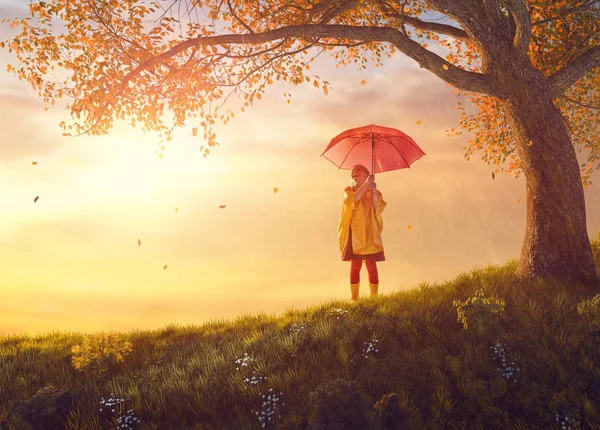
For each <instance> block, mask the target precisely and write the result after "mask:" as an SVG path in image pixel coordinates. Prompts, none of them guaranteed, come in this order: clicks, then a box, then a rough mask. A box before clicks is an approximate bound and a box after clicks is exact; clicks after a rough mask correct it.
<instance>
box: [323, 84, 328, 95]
mask: <svg viewBox="0 0 600 430" xmlns="http://www.w3.org/2000/svg"><path fill="white" fill-rule="evenodd" d="M323 92H324V93H325V95H327V94H329V89H328V88H327V86H326V85H323Z"/></svg>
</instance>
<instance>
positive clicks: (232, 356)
mask: <svg viewBox="0 0 600 430" xmlns="http://www.w3.org/2000/svg"><path fill="white" fill-rule="evenodd" d="M592 246H593V250H594V258H595V261H596V265H597V268H598V271H599V272H600V233H599V234H598V239H597V240H595V241H593V242H592ZM515 268H516V261H514V260H513V261H509V262H508V263H507V264H505V265H504V266H500V267H496V266H488V267H486V268H482V269H473V270H472V271H470V272H469V273H461V274H460V275H458V276H457V277H456V278H455V279H453V280H451V281H449V282H446V283H443V284H432V285H429V284H421V285H419V286H417V287H416V288H414V289H412V290H409V291H401V292H397V293H393V294H387V295H380V296H378V297H376V298H373V299H366V300H362V301H361V302H359V304H358V305H352V304H351V303H349V302H346V301H332V302H329V303H324V304H322V305H320V306H314V307H310V308H307V309H305V310H295V311H287V312H285V313H284V314H282V315H280V316H277V317H272V316H267V315H264V314H257V315H243V316H240V317H239V318H237V319H236V320H233V321H216V322H210V323H207V324H203V325H200V326H186V327H178V326H167V327H164V328H162V329H159V330H155V331H133V332H129V333H121V334H120V335H121V337H122V338H123V339H126V340H127V341H129V342H130V343H131V346H132V352H131V353H130V354H129V355H127V356H126V357H125V361H124V362H110V361H108V362H107V363H108V364H105V365H104V368H105V370H106V372H104V373H99V372H97V371H94V369H91V368H88V369H84V370H83V371H79V370H77V369H75V367H74V366H73V364H72V356H73V353H72V347H74V346H75V345H78V344H81V343H82V342H83V340H84V339H85V337H86V336H87V335H86V334H82V333H59V332H54V333H51V334H47V335H43V336H35V337H33V336H25V335H16V336H8V337H0V429H2V430H4V429H19V430H21V429H28V428H32V427H28V425H27V424H26V422H25V421H23V420H22V419H21V418H20V417H19V415H18V414H16V413H15V412H14V408H15V407H16V406H17V405H18V404H19V403H21V402H23V401H25V400H27V399H30V398H31V397H32V396H34V395H35V394H36V393H37V391H38V390H39V389H40V388H42V387H45V386H49V385H52V386H54V387H56V388H60V389H64V390H68V391H69V392H70V393H72V394H73V395H74V396H75V402H74V407H73V409H72V410H71V412H70V413H69V415H68V418H67V419H68V421H67V425H66V428H67V429H100V428H114V427H115V426H114V424H110V420H109V419H108V418H107V417H106V411H105V412H104V415H102V413H100V412H99V408H100V406H99V405H100V400H101V398H102V397H104V398H105V399H106V398H108V397H110V395H111V393H114V394H115V396H116V397H119V398H122V399H124V401H125V402H124V403H125V409H126V410H128V409H133V410H134V411H135V414H136V416H137V417H138V418H139V419H140V420H141V423H140V424H137V427H134V428H143V429H252V428H261V426H260V423H259V420H258V417H257V415H256V412H257V411H258V412H259V413H260V411H261V406H262V403H263V402H264V401H266V400H267V398H268V397H267V396H268V394H269V393H277V396H276V398H279V400H278V401H277V406H276V413H275V414H274V417H273V418H274V420H273V421H276V423H275V424H273V423H272V422H268V424H267V425H266V427H265V428H289V429H291V428H331V429H334V428H339V429H341V428H353V427H352V424H351V422H352V420H354V419H356V420H363V421H362V422H363V423H367V424H364V425H367V427H368V428H374V429H383V428H399V427H398V425H399V424H398V422H399V421H396V424H393V423H392V424H390V423H391V421H387V423H386V422H384V420H383V419H382V417H381V416H382V414H383V415H386V414H385V413H383V412H381V411H384V410H385V411H387V415H386V416H387V417H388V418H389V417H390V416H394V414H395V416H396V419H397V420H400V419H402V416H403V417H404V419H405V421H404V424H403V426H402V427H401V428H427V429H465V428H469V429H509V428H513V429H523V430H525V429H553V428H556V429H559V428H561V426H559V425H558V424H559V422H557V421H556V414H559V419H562V418H563V417H565V416H569V417H575V418H576V419H577V420H580V421H581V422H582V424H583V425H585V427H584V428H586V429H600V370H599V369H598V363H600V353H599V352H598V351H599V350H600V348H599V345H600V337H599V336H598V334H597V333H596V332H593V331H591V330H590V329H589V328H588V327H589V325H586V324H585V323H584V320H583V319H582V316H581V315H580V314H579V313H578V312H577V304H578V303H580V302H581V301H582V300H590V299H591V298H592V297H593V296H594V295H596V294H598V293H600V291H597V290H590V289H585V288H579V289H573V288H569V287H568V286H565V285H561V284H560V283H540V282H535V281H533V282H522V281H518V280H517V279H516V278H515V277H514V270H515ZM480 288H483V290H484V291H485V293H486V296H492V297H497V298H502V299H504V301H505V303H506V306H505V310H504V312H503V318H502V319H501V320H500V321H499V323H498V324H496V326H491V327H488V330H486V331H484V332H475V331H473V330H465V329H464V328H463V326H462V325H461V324H459V323H458V322H457V308H456V307H455V306H454V305H453V300H455V299H457V300H460V301H465V300H466V299H467V298H469V297H473V296H474V293H475V291H476V290H478V289H480ZM348 294H349V291H348ZM344 311H346V312H344ZM373 339H376V340H377V341H378V342H377V343H376V348H377V350H378V351H370V352H369V353H367V356H366V357H365V349H366V348H367V346H368V343H369V342H372V341H373ZM497 342H499V343H501V344H503V345H505V347H506V348H508V360H509V361H510V362H513V361H514V362H515V365H514V367H519V369H520V370H519V371H515V372H514V373H515V375H514V377H511V378H510V379H507V378H505V377H503V376H502V374H501V371H499V370H498V368H499V367H501V364H500V363H499V361H498V359H497V358H495V355H494V350H493V349H492V347H493V346H494V345H496V343H497ZM244 353H247V354H248V357H250V358H251V359H252V360H250V359H248V361H247V362H248V366H242V365H241V364H240V363H236V359H240V358H243V357H244ZM506 366H508V364H506ZM236 368H239V370H236ZM253 372H254V373H253ZM252 376H256V377H266V378H267V379H266V380H262V381H261V382H259V383H257V384H250V383H249V382H245V378H251V377H252ZM336 378H341V381H340V380H337V381H336ZM514 379H516V381H515V380H514ZM349 387H354V388H352V389H354V390H355V391H356V390H357V393H358V394H356V393H355V395H353V394H351V393H350V391H351V389H350V388H349ZM269 389H272V391H269ZM349 390H350V391H349ZM279 393H283V394H281V395H279ZM392 393H396V394H397V396H392V397H389V396H388V397H387V398H386V399H387V400H386V399H384V400H382V398H384V396H387V395H390V394H392ZM263 395H265V398H263V397H262V396H263ZM328 399H329V400H328ZM390 399H392V400H393V401H392V400H390ZM380 400H382V401H381V402H379V403H377V402H378V401H380ZM386 402H387V406H385V404H386ZM376 403H377V405H378V406H377V409H376V407H375V405H376ZM382 405H383V406H382ZM335 407H338V409H340V410H341V411H342V412H343V414H342V412H341V411H340V410H338V411H337V412H336V411H335V410H334V409H335ZM344 408H345V409H344ZM394 410H396V412H393V411H394ZM279 415H281V418H279V417H278V416H279ZM342 415H343V417H342ZM328 416H329V417H330V418H329V419H330V420H332V421H330V423H329V424H324V423H325V422H326V420H327V419H328V418H327V417H328ZM331 417H333V418H331ZM356 417H358V418H356ZM344 420H346V421H345V422H344ZM354 422H358V421H354ZM344 426H345V427H344ZM394 426H396V427H394ZM567 428H569V427H567ZM571 428H572V429H575V428H582V427H581V426H580V427H577V426H575V425H573V426H572V427H571Z"/></svg>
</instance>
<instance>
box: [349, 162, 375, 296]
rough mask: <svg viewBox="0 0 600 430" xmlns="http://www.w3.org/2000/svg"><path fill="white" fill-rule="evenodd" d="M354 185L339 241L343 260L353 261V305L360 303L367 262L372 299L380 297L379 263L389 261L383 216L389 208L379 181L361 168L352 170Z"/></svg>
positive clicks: (351, 288)
mask: <svg viewBox="0 0 600 430" xmlns="http://www.w3.org/2000/svg"><path fill="white" fill-rule="evenodd" d="M351 176H352V181H353V183H354V185H353V186H352V187H347V188H346V189H345V190H344V193H345V194H344V204H343V206H342V214H341V216H340V223H339V226H338V238H339V241H340V251H341V252H342V260H343V261H350V262H351V266H350V291H351V293H352V301H354V302H356V301H357V300H358V290H359V287H360V269H361V267H362V261H363V260H365V265H366V266H367V271H368V273H369V287H370V290H371V296H375V295H377V290H378V288H379V275H378V273H377V263H376V262H377V261H385V255H384V253H383V242H382V241H381V231H382V230H383V218H382V217H381V212H383V209H384V208H385V206H386V202H385V201H384V200H383V196H382V194H381V192H380V191H379V190H377V187H376V184H375V178H374V176H373V175H369V170H368V169H367V168H366V167H365V166H363V165H361V164H357V165H356V166H354V167H353V168H352V173H351Z"/></svg>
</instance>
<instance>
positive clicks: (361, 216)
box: [338, 187, 386, 255]
mask: <svg viewBox="0 0 600 430" xmlns="http://www.w3.org/2000/svg"><path fill="white" fill-rule="evenodd" d="M376 192H377V195H378V197H379V199H378V201H377V210H376V211H373V200H372V194H373V192H372V191H371V190H367V191H366V192H365V193H364V194H363V195H362V197H361V198H360V200H359V201H357V202H354V190H353V189H352V187H347V188H346V189H345V190H344V204H343V206H342V215H341V216H340V222H339V225H338V238H339V241H340V251H341V252H342V254H343V252H344V247H345V245H346V240H347V239H348V232H349V230H350V228H352V251H353V252H354V253H355V254H358V255H368V254H375V253H377V252H380V251H383V242H382V241H381V231H382V230H383V218H382V217H381V212H383V209H384V208H385V206H386V202H385V201H384V200H383V196H382V194H381V191H379V190H376Z"/></svg>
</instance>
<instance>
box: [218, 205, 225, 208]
mask: <svg viewBox="0 0 600 430" xmlns="http://www.w3.org/2000/svg"><path fill="white" fill-rule="evenodd" d="M225 206H227V205H221V206H219V207H220V208H221V209H223V208H224V207H225Z"/></svg>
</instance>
